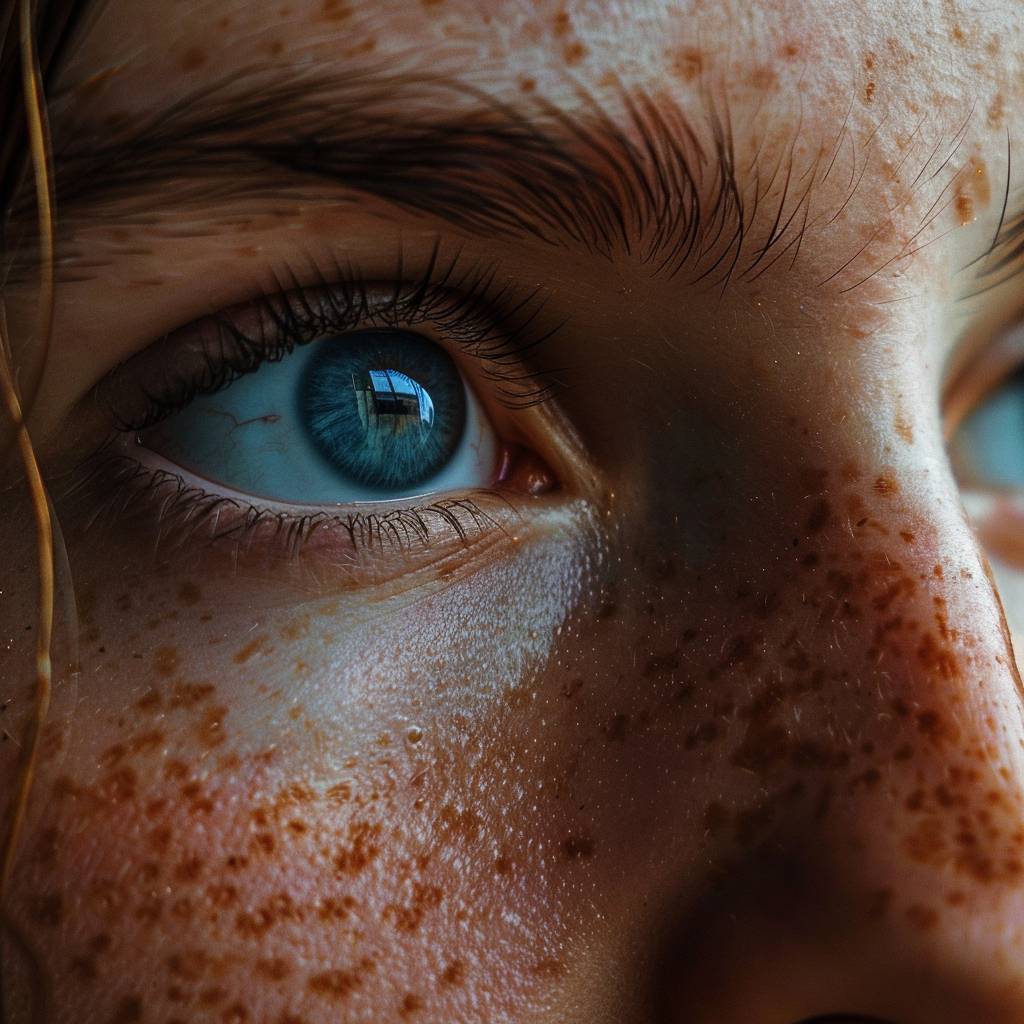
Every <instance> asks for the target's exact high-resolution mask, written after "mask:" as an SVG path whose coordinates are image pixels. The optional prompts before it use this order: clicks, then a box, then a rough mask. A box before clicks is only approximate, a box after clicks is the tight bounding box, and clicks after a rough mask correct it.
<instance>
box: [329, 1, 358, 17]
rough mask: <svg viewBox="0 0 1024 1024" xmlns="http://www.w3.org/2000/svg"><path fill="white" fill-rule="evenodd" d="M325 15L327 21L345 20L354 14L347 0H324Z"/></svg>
mask: <svg viewBox="0 0 1024 1024" xmlns="http://www.w3.org/2000/svg"><path fill="white" fill-rule="evenodd" d="M322 10H323V16H324V18H325V20H327V21H345V20H346V19H348V18H350V17H351V16H352V9H351V8H350V7H349V5H348V3H347V2H346V0H324V4H323V8H322Z"/></svg>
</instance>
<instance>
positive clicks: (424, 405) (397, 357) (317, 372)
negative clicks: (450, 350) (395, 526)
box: [297, 331, 466, 492]
mask: <svg viewBox="0 0 1024 1024" xmlns="http://www.w3.org/2000/svg"><path fill="white" fill-rule="evenodd" d="M316 349H317V351H316V352H315V354H314V355H313V358H312V359H310V360H309V363H308V365H307V366H306V369H305V372H304V374H303V379H302V385H301V387H300V388H299V389H298V394H297V402H298V408H297V415H298V418H299V420H300V422H301V423H303V425H304V426H305V427H306V429H307V431H308V432H309V437H310V440H311V441H312V442H313V444H314V445H315V446H316V448H317V450H318V451H319V452H320V454H321V455H322V456H323V457H324V459H326V460H327V462H329V463H330V464H331V465H332V466H334V467H336V469H337V471H338V473H339V474H340V475H341V476H343V477H345V478H346V479H348V480H351V481H352V482H353V483H356V484H360V485H362V486H367V487H373V488H376V489H378V490H386V491H396V492H397V491H402V490H408V489H409V488H415V487H418V486H420V485H422V484H423V483H424V481H427V480H429V479H430V478H431V477H433V476H434V475H436V474H437V473H438V472H439V471H440V470H441V468H442V467H443V466H444V465H445V463H446V462H447V461H448V460H449V458H450V457H451V455H452V453H453V452H454V451H455V450H456V448H457V447H458V444H459V441H460V440H461V439H462V434H463V431H464V430H465V426H466V389H465V387H464V385H463V383H462V379H461V378H460V377H459V372H458V370H457V369H456V368H455V364H454V363H453V362H452V360H451V357H450V356H449V355H448V354H447V353H446V352H445V351H444V350H443V349H441V348H439V347H438V346H437V345H434V344H432V343H431V342H429V341H427V340H426V339H424V338H422V337H421V336H419V335H416V334H411V333H409V332H406V331H363V332H361V333H360V334H357V335H350V336H348V337H346V338H331V339H328V340H325V341H322V342H320V344H318V345H317V346H316Z"/></svg>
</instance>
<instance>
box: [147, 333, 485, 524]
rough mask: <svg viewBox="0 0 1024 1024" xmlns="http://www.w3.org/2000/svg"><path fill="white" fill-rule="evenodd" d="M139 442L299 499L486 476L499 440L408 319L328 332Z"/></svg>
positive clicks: (439, 353) (225, 478) (336, 499)
mask: <svg viewBox="0 0 1024 1024" xmlns="http://www.w3.org/2000/svg"><path fill="white" fill-rule="evenodd" d="M139 442H140V444H141V445H142V446H143V447H145V448H148V449H150V450H151V451H153V452H155V453H156V454H158V455H160V456H162V457H163V458H164V459H166V460H167V461H169V462H171V463H173V464H174V465H175V466H177V467H180V468H182V469H185V470H187V471H189V472H191V473H193V474H195V475H197V476H199V477H202V478H203V479H205V480H207V481H210V482H212V483H214V484H217V485H219V486H220V487H222V488H224V489H226V490H230V491H233V492H236V493H239V492H240V494H241V495H244V496H245V497H257V498H264V499H269V500H274V501H279V502H285V503H288V504H293V505H294V504H300V505H325V504H348V503H352V502H364V501H383V500H391V501H394V500H399V499H403V498H412V497H416V496H418V495H422V494H429V493H439V492H449V491H457V490H466V489H473V488H479V487H487V486H490V485H491V484H492V483H493V482H494V477H495V473H496V469H497V462H498V449H499V445H498V440H497V438H496V436H495V433H494V430H493V428H492V427H491V425H490V423H489V422H488V420H487V417H486V414H485V413H484V411H483V409H482V408H481V406H480V403H479V401H478V399H477V398H476V396H475V395H474V394H473V392H472V389H471V388H470V387H468V386H467V384H466V382H465V381H464V379H463V377H462V375H461V373H460V372H459V369H458V367H457V366H456V364H455V362H454V361H453V360H452V358H451V356H449V355H448V353H447V352H446V351H445V350H444V349H443V348H442V347H441V346H439V345H437V344H436V343H434V342H432V341H430V340H429V339H428V338H426V337H424V336H423V335H421V334H417V333H414V332H411V331H406V330H363V331H355V332H351V333H347V334H342V335H335V336H330V337H325V338H321V339H320V340H318V341H315V342H312V343H311V344H309V345H305V346H303V347H301V348H298V349H296V350H295V351H294V352H292V353H291V354H288V355H286V356H284V357H283V358H282V359H281V360H279V361H276V362H267V363H264V364H263V365H261V366H260V367H259V368H258V369H257V370H256V371H255V372H253V373H250V374H246V375H245V376H243V377H240V378H238V379H237V380H235V381H234V382H232V383H231V384H230V385H228V386H227V387H226V388H224V389H222V390H220V391H217V392H214V393H212V394H206V395H199V396H197V397H196V398H195V399H193V400H192V401H191V402H190V403H189V404H188V405H187V406H186V407H185V408H183V409H181V410H180V411H178V412H176V413H174V414H173V415H171V416H169V417H167V418H166V419H164V420H162V421H161V422H160V423H158V424H156V425H155V426H153V427H150V428H147V429H146V430H144V431H143V432H142V433H141V434H140V435H139Z"/></svg>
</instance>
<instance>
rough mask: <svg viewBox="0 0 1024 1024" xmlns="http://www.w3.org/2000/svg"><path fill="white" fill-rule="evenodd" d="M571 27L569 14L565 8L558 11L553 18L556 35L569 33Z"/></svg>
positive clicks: (552, 23)
mask: <svg viewBox="0 0 1024 1024" xmlns="http://www.w3.org/2000/svg"><path fill="white" fill-rule="evenodd" d="M570 27H571V26H570V21H569V14H568V12H567V11H565V10H561V11H558V12H557V13H556V14H555V16H554V18H552V20H551V30H552V31H553V32H554V33H555V35H556V36H564V35H567V34H568V32H569V28H570Z"/></svg>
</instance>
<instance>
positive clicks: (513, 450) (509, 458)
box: [495, 444, 558, 496]
mask: <svg viewBox="0 0 1024 1024" xmlns="http://www.w3.org/2000/svg"><path fill="white" fill-rule="evenodd" d="M495 484H496V485H499V486H502V487H507V488H509V489H510V490H514V491H519V492H520V493H521V494H529V495H531V496H536V495H540V494H547V493H549V492H550V491H554V490H557V489H558V478H557V477H556V476H555V474H554V473H552V472H551V469H550V468H549V467H548V465H547V463H546V462H545V461H544V460H543V459H542V458H540V456H538V455H536V454H534V453H533V452H531V451H530V450H529V449H527V448H523V447H522V446H521V445H518V444H505V445H503V446H502V449H501V456H500V458H499V460H498V473H497V477H496V479H495Z"/></svg>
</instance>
